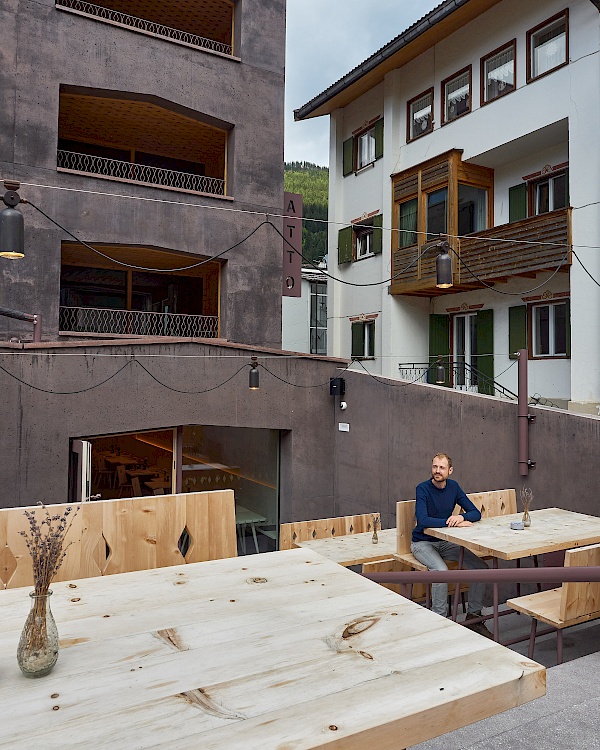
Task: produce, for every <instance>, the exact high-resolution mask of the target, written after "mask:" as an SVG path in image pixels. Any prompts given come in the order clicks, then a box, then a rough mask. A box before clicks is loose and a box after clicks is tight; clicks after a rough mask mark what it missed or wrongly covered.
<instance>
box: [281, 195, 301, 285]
mask: <svg viewBox="0 0 600 750" xmlns="http://www.w3.org/2000/svg"><path fill="white" fill-rule="evenodd" d="M283 195H284V210H283V214H284V217H285V218H284V219H283V236H284V237H285V240H286V241H283V292H282V294H283V296H284V297H300V296H302V256H301V255H300V253H301V252H302V196H301V195H300V194H298V193H284V194H283ZM288 243H289V244H288ZM294 251H297V252H294Z"/></svg>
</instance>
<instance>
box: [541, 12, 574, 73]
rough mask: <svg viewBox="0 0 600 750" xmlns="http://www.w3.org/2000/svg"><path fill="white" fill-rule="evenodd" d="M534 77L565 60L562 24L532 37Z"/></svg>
mask: <svg viewBox="0 0 600 750" xmlns="http://www.w3.org/2000/svg"><path fill="white" fill-rule="evenodd" d="M533 45H534V50H533V54H534V67H535V70H534V75H536V76H540V75H542V73H546V72H547V71H548V70H552V69H553V68H556V67H557V66H559V65H561V64H562V63H564V62H565V60H566V59H567V34H566V29H565V25H564V22H562V21H561V23H560V25H559V26H557V27H556V28H555V29H552V30H551V31H545V32H544V33H543V34H539V35H536V36H534V38H533Z"/></svg>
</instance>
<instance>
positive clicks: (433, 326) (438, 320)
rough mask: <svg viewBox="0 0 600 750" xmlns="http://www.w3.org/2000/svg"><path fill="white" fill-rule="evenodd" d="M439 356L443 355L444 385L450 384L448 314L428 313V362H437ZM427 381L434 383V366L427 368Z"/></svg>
mask: <svg viewBox="0 0 600 750" xmlns="http://www.w3.org/2000/svg"><path fill="white" fill-rule="evenodd" d="M439 357H443V362H444V365H445V368H446V385H448V386H449V385H450V370H449V364H448V362H449V357H450V316H449V315H430V316H429V364H430V365H432V364H434V363H435V362H437V360H438V358H439ZM427 382H429V383H435V368H432V369H430V370H429V377H428V378H427Z"/></svg>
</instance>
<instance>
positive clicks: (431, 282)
mask: <svg viewBox="0 0 600 750" xmlns="http://www.w3.org/2000/svg"><path fill="white" fill-rule="evenodd" d="M503 240H510V242H505V241H503ZM538 243H539V244H538ZM553 243H556V244H553ZM570 243H571V210H570V209H568V208H564V209H561V210H559V211H552V212H551V213H546V214H541V215H539V216H531V217H529V218H528V219H522V220H521V221H515V222H512V223H511V224H503V225H502V226H498V227H493V228H492V229H486V230H485V231H483V232H477V234H476V235H473V236H469V237H465V238H463V239H461V240H452V241H451V244H452V245H453V247H454V249H455V250H456V252H457V253H458V254H459V255H460V258H461V260H462V262H460V261H459V260H458V258H457V257H456V256H454V255H453V259H452V260H453V273H454V286H453V287H451V288H450V289H438V288H437V287H436V285H435V281H436V276H435V252H434V251H431V252H429V253H427V254H425V255H424V256H423V257H422V258H421V259H420V260H419V261H417V262H416V263H415V264H414V265H413V266H411V267H410V268H409V269H408V270H407V271H406V272H405V273H402V271H403V269H405V268H406V267H407V266H408V265H409V264H410V263H411V262H413V261H415V260H416V258H417V257H418V255H419V252H420V251H421V249H420V248H419V247H417V246H416V245H413V246H411V247H404V248H396V249H394V250H392V276H396V275H398V274H399V275H398V278H397V279H395V280H394V281H393V282H392V284H391V289H390V291H391V294H410V295H414V296H422V297H433V296H437V295H440V294H455V293H456V292H463V291H469V290H471V289H481V287H482V285H481V283H480V282H478V281H477V280H476V279H475V278H474V277H473V275H472V274H471V273H470V272H469V270H468V269H470V271H472V273H473V274H475V275H476V276H477V277H478V278H480V279H482V280H483V281H485V282H486V283H487V284H494V283H501V282H505V281H507V280H508V279H509V278H511V277H513V276H528V277H534V276H535V275H536V274H538V273H540V272H541V271H554V270H555V269H556V268H557V267H558V266H559V265H560V264H561V263H562V267H561V271H568V269H569V266H570V265H571V253H570ZM565 256H566V257H565ZM463 264H464V265H463ZM467 267H468V269H467Z"/></svg>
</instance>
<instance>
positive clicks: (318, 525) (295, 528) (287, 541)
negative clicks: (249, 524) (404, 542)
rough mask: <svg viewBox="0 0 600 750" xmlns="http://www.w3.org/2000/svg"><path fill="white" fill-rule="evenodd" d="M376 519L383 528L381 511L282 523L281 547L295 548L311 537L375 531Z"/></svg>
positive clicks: (280, 531) (323, 537)
mask: <svg viewBox="0 0 600 750" xmlns="http://www.w3.org/2000/svg"><path fill="white" fill-rule="evenodd" d="M375 519H377V528H378V529H379V528H381V518H380V514H379V513H363V514H362V515H358V516H339V517H338V518H319V519H317V520H314V521H294V522H292V523H282V524H281V526H280V527H279V549H280V550H282V549H293V548H294V547H295V546H296V543H297V542H309V541H310V540H311V539H328V538H329V537H335V536H346V534H362V533H364V532H366V531H373V524H374V522H375Z"/></svg>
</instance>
